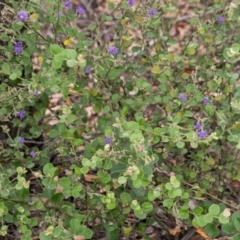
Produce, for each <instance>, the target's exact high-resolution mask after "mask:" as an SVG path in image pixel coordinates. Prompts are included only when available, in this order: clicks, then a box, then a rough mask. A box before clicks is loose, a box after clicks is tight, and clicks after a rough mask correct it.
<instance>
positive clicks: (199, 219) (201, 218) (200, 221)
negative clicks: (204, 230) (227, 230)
mask: <svg viewBox="0 0 240 240" xmlns="http://www.w3.org/2000/svg"><path fill="white" fill-rule="evenodd" d="M196 222H197V224H198V225H199V226H200V227H204V226H206V225H207V223H206V222H205V219H204V216H199V217H196Z"/></svg>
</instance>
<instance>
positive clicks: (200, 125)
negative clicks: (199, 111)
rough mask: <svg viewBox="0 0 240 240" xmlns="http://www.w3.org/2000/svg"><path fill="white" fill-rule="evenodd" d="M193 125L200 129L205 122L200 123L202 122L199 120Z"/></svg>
mask: <svg viewBox="0 0 240 240" xmlns="http://www.w3.org/2000/svg"><path fill="white" fill-rule="evenodd" d="M193 127H194V129H197V130H199V129H201V128H202V127H203V124H202V123H200V122H197V123H196V124H195V125H194V126H193Z"/></svg>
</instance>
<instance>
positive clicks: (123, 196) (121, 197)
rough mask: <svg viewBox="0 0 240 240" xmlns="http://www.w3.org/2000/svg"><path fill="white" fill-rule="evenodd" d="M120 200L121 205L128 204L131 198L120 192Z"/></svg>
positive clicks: (127, 194)
mask: <svg viewBox="0 0 240 240" xmlns="http://www.w3.org/2000/svg"><path fill="white" fill-rule="evenodd" d="M120 199H121V202H122V203H124V204H125V203H130V202H131V201H132V197H131V195H130V194H129V193H126V192H122V193H121V194H120Z"/></svg>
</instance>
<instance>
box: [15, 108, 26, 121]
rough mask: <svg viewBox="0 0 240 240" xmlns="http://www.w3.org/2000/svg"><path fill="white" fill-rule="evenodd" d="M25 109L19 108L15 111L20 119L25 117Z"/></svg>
mask: <svg viewBox="0 0 240 240" xmlns="http://www.w3.org/2000/svg"><path fill="white" fill-rule="evenodd" d="M25 113H26V112H25V111H24V110H21V111H19V112H18V113H17V117H19V118H20V119H23V118H25Z"/></svg>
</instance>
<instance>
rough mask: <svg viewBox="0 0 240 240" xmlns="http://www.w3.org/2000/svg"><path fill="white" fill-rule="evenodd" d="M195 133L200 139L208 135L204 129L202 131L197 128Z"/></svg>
mask: <svg viewBox="0 0 240 240" xmlns="http://www.w3.org/2000/svg"><path fill="white" fill-rule="evenodd" d="M197 134H198V137H199V138H201V139H204V138H206V137H207V136H208V133H207V132H206V131H204V130H199V131H198V132H197Z"/></svg>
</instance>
